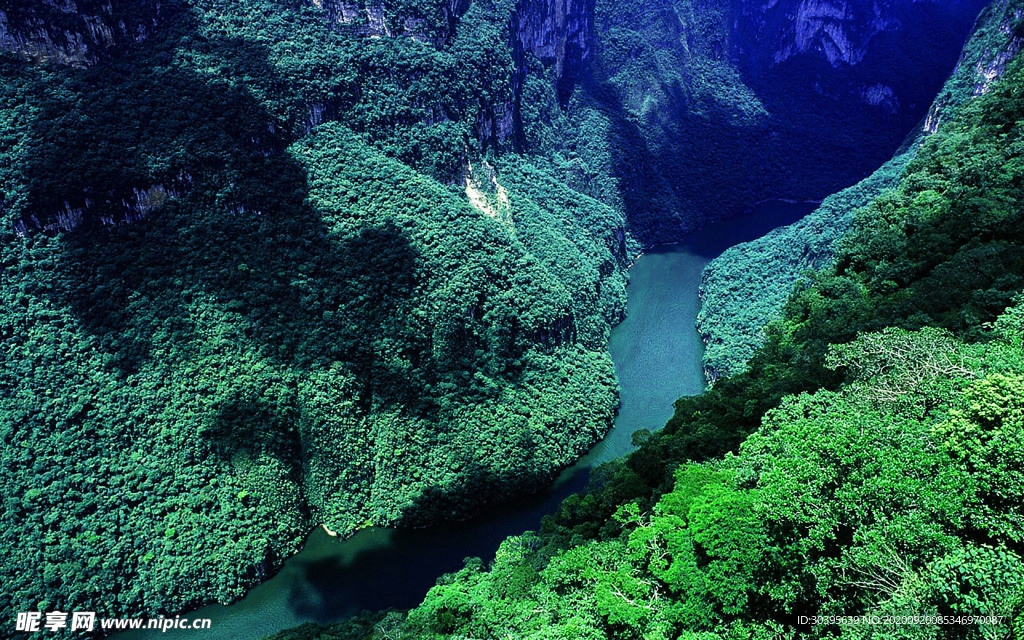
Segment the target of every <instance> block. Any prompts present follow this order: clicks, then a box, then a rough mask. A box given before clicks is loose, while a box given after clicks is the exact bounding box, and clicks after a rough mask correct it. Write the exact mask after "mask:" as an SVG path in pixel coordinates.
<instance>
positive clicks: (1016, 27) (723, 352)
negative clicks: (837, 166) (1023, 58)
mask: <svg viewBox="0 0 1024 640" xmlns="http://www.w3.org/2000/svg"><path fill="white" fill-rule="evenodd" d="M1020 12H1021V9H1020V7H1019V6H1018V5H1017V3H1013V2H995V3H992V5H991V6H989V7H987V8H986V9H985V10H984V11H983V12H982V14H981V16H979V18H978V22H977V24H976V25H975V29H974V32H973V34H972V36H971V38H970V39H969V41H968V42H967V44H966V45H965V47H964V50H963V52H962V54H961V56H960V60H959V62H958V63H957V66H956V69H955V70H954V71H953V74H952V75H951V76H950V78H949V79H948V80H947V81H946V83H945V85H944V86H943V89H942V91H941V92H939V94H938V96H937V97H936V99H935V101H934V103H933V105H932V107H931V109H930V110H929V113H928V116H927V118H925V119H924V120H923V121H922V122H921V123H920V124H919V125H918V126H917V127H915V128H914V130H913V131H911V133H910V135H909V136H908V138H907V140H906V141H905V142H904V144H903V145H902V147H901V149H900V150H899V152H898V153H897V154H896V155H895V156H894V157H893V159H892V160H890V161H889V162H887V163H886V164H885V165H883V166H882V167H881V168H880V169H878V170H877V171H875V172H874V173H873V174H872V175H871V176H869V177H868V178H865V179H864V180H863V181H861V182H860V183H858V184H856V185H854V186H852V187H849V188H847V189H844V190H843V191H840V192H839V193H836V194H833V195H831V196H829V197H828V198H826V199H825V201H824V202H823V203H822V204H821V206H820V207H819V208H818V209H817V210H816V211H814V212H813V213H812V214H810V215H808V216H807V217H806V218H804V219H803V220H801V221H799V222H798V223H796V224H793V225H790V226H788V227H784V228H781V229H776V230H775V231H773V232H772V233H769V234H768V235H766V236H764V237H763V238H760V239H758V240H755V241H753V242H749V243H745V244H741V245H737V246H735V247H732V248H730V249H729V250H727V251H726V252H725V253H724V254H722V255H721V256H720V257H718V258H716V259H715V260H714V261H713V262H712V263H711V264H710V265H709V266H708V268H707V269H706V270H705V273H704V277H703V282H702V284H701V297H702V306H701V312H700V316H699V318H698V329H699V330H700V332H701V334H702V335H703V337H704V339H705V342H706V344H707V350H706V351H705V354H704V362H705V369H706V371H707V373H708V376H709V378H711V379H712V380H714V379H717V378H720V377H722V376H727V375H731V374H734V373H739V372H741V371H742V370H743V369H744V368H745V367H746V364H747V362H748V361H749V360H750V358H751V356H752V355H753V354H754V352H755V351H756V349H757V348H758V347H759V346H760V345H761V344H762V343H763V342H764V328H765V327H766V326H767V325H768V324H769V323H770V322H771V321H772V320H773V319H775V318H776V317H778V315H779V314H780V313H781V311H782V307H783V305H785V303H786V299H787V298H788V297H789V294H790V292H791V291H792V290H793V286H794V285H795V284H796V283H797V281H798V280H799V279H800V277H801V276H802V275H804V273H805V272H806V271H807V270H810V269H822V268H824V267H826V266H830V265H831V264H832V263H833V262H834V260H835V258H836V252H837V245H838V243H839V241H840V239H841V238H843V236H844V235H845V233H846V231H847V230H848V229H849V228H850V225H851V223H852V221H853V219H854V216H855V212H856V211H857V210H858V209H860V208H862V207H864V206H866V205H868V204H869V203H870V202H871V201H872V200H874V199H875V198H877V197H878V196H879V195H880V194H881V193H882V192H883V191H885V190H887V189H892V188H895V187H897V186H899V185H900V184H901V183H902V181H903V179H904V177H905V176H906V175H908V174H907V172H906V166H907V163H908V162H910V161H911V160H912V159H913V158H914V156H915V155H916V154H917V152H918V149H920V148H921V146H922V144H923V143H924V141H925V140H926V139H927V137H928V136H929V135H930V134H932V133H934V132H935V130H936V128H938V126H939V124H940V123H942V122H945V121H947V120H949V119H951V118H955V117H956V115H957V114H958V113H959V112H960V110H961V109H962V108H963V107H964V106H965V105H966V104H968V103H969V102H970V101H972V100H973V99H974V98H975V97H976V96H977V95H981V94H984V93H985V92H986V91H987V90H988V87H989V86H990V84H991V82H992V81H993V80H994V79H997V78H999V76H1000V75H1001V74H1002V73H1003V71H1004V70H1005V65H1006V61H1007V60H1009V59H1012V58H1013V57H1014V56H1015V55H1016V53H1017V52H1018V51H1019V50H1020V48H1021V45H1022V43H1024V31H1022V26H1021V20H1020V19H1021V14H1020Z"/></svg>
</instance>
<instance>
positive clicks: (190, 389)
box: [0, 0, 637, 615]
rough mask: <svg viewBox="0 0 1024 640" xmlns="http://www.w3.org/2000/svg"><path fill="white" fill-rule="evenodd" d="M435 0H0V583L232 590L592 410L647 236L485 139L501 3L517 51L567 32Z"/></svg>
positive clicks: (544, 438) (154, 591)
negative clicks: (394, 0)
mask: <svg viewBox="0 0 1024 640" xmlns="http://www.w3.org/2000/svg"><path fill="white" fill-rule="evenodd" d="M51 9H52V10H51ZM87 9H88V10H90V11H91V10H93V9H95V10H96V11H97V13H96V14H95V15H93V14H92V13H85V14H77V13H76V10H81V11H86V10H87ZM451 9H452V5H449V4H448V3H447V2H443V3H442V2H438V3H434V4H431V5H430V6H424V4H423V3H408V6H407V5H403V4H398V5H378V4H372V5H370V6H367V7H363V8H362V9H361V10H360V11H362V13H357V15H354V16H351V15H349V14H348V13H346V11H347V9H345V8H344V7H340V8H339V7H333V8H332V7H317V6H314V5H313V4H312V3H292V4H291V5H290V6H289V8H288V10H282V6H281V3H277V2H272V1H270V0H266V1H255V0H254V1H250V2H217V1H211V2H195V3H188V4H186V3H174V2H163V3H161V5H160V11H159V20H157V21H156V22H152V23H147V24H152V29H150V30H149V31H147V37H146V38H142V39H128V40H127V41H124V40H123V39H121V38H120V37H119V36H118V35H117V34H118V33H120V32H119V31H118V30H116V29H115V30H114V31H113V32H111V33H113V35H112V36H111V37H110V38H106V36H104V37H103V38H100V39H94V38H92V36H88V37H86V36H82V34H83V33H86V34H89V33H92V32H91V31H89V29H90V28H91V27H89V25H95V24H98V22H97V21H99V22H101V23H103V24H108V23H109V24H114V25H120V23H121V20H122V16H121V14H120V13H118V12H119V11H120V10H121V5H119V4H117V3H114V4H112V5H110V4H98V5H97V6H96V7H92V6H91V5H89V7H87V6H86V4H85V3H83V4H82V5H81V6H79V5H76V4H74V3H71V4H67V3H64V4H59V5H54V6H53V7H52V8H51V7H50V6H49V5H39V6H37V7H36V8H35V9H32V10H28V9H26V10H25V11H24V12H23V13H17V12H15V11H13V10H5V12H4V14H3V16H4V20H6V22H5V24H7V25H8V28H9V31H8V32H9V33H15V32H17V33H20V34H22V35H21V36H19V37H20V39H18V40H16V41H11V40H8V41H6V42H7V45H8V50H9V53H7V54H4V55H3V56H2V59H0V66H2V69H3V75H2V77H3V82H2V86H0V104H2V108H0V118H3V124H2V126H0V130H2V135H3V137H4V144H2V145H0V149H2V155H3V162H2V163H0V164H2V168H0V185H2V190H3V199H2V204H3V207H2V216H3V222H2V225H0V234H2V242H0V244H2V249H0V251H2V262H3V273H2V288H0V291H2V293H0V295H2V297H3V304H2V306H0V309H2V314H0V335H2V338H3V347H4V354H5V355H4V357H3V359H2V362H0V430H2V435H3V441H4V443H5V445H4V449H3V460H4V465H3V467H4V471H3V475H2V486H3V492H4V494H5V495H6V496H8V500H7V502H6V504H5V507H4V509H3V515H2V521H3V525H4V526H3V529H4V532H3V534H2V536H3V546H4V548H6V549H8V550H9V552H10V553H9V555H8V556H7V557H8V558H9V560H6V561H5V562H4V563H3V566H2V572H3V581H4V584H5V585H6V587H7V588H6V589H5V590H4V594H3V596H2V600H0V609H2V610H3V611H5V612H8V613H10V612H14V611H27V610H53V609H56V610H62V611H68V610H94V609H96V610H99V609H102V610H105V611H107V612H108V614H109V615H118V614H125V615H134V614H139V613H141V612H157V611H177V610H182V609H185V608H187V607H190V606H193V605H196V604H199V603H202V602H206V601H211V600H217V601H221V602H226V601H230V600H232V599H234V598H237V597H238V596H239V595H241V594H242V593H243V592H244V590H245V589H246V588H247V587H249V586H251V585H252V584H254V583H256V582H257V581H259V580H261V579H263V578H264V577H265V576H267V575H268V574H269V573H271V572H272V571H274V570H275V568H276V567H277V566H278V565H279V563H280V562H281V560H282V559H283V558H284V557H287V556H288V555H289V554H291V553H293V552H294V551H295V550H296V549H297V548H298V546H299V544H300V542H301V540H302V539H303V538H304V537H305V535H306V534H307V533H308V531H309V530H310V529H311V528H312V527H314V526H318V525H320V524H324V525H325V526H326V527H328V528H329V529H330V530H333V531H335V532H338V533H339V534H340V535H344V536H347V535H351V534H352V533H353V532H355V531H357V530H359V529H360V528H363V527H367V526H370V525H395V524H406V525H412V524H420V523H424V522H431V521H436V520H438V519H442V518H452V517H462V516H465V515H466V514H468V513H470V512H471V511H472V510H474V509H477V508H479V507H480V506H481V505H482V504H484V503H487V502H490V501H496V500H501V499H505V498H508V497H510V496H512V495H516V494H518V493H519V492H523V491H528V490H531V489H535V488H537V487H539V486H541V485H542V484H543V483H545V482H546V481H548V480H549V479H550V478H551V476H552V475H553V474H554V473H555V472H557V471H558V470H559V469H560V468H562V467H564V466H566V465H568V464H570V463H572V462H573V461H574V460H575V459H576V458H578V457H579V456H580V455H581V454H582V453H583V452H584V451H586V449H587V448H588V447H589V446H590V445H591V444H593V443H594V442H595V441H596V440H597V439H599V438H600V437H601V436H602V435H603V433H604V431H605V430H606V429H607V427H608V425H609V424H610V422H611V420H612V417H613V413H614V409H615V381H614V375H613V371H612V367H611V362H610V359H609V357H608V355H607V352H606V348H605V343H606V340H607V336H608V331H609V328H610V326H611V325H612V324H613V323H614V322H616V321H618V319H619V318H620V317H621V315H622V313H623V309H624V286H625V276H624V269H625V265H626V264H627V263H628V262H629V260H630V259H631V257H632V256H633V255H635V254H636V252H637V245H636V243H635V241H633V240H632V238H631V237H630V235H629V233H628V232H627V230H626V226H625V225H626V223H625V219H624V217H623V215H622V213H621V211H619V210H616V209H614V208H611V207H609V206H607V205H606V204H603V203H602V202H599V201H597V200H594V199H592V198H590V197H588V196H587V195H585V194H582V193H579V192H577V191H574V190H573V189H572V188H571V187H567V186H565V185H564V180H562V179H560V178H559V177H558V176H557V175H556V174H552V173H549V172H547V171H546V170H543V169H540V168H537V167H536V166H534V165H532V164H531V163H530V161H529V160H528V159H522V158H517V157H516V156H514V155H508V156H502V155H496V154H492V153H490V152H488V151H486V150H487V149H492V148H493V146H494V145H495V144H497V143H498V142H496V141H499V142H500V141H501V140H502V139H504V136H505V135H506V134H505V133H503V131H502V129H501V127H500V126H498V125H496V124H495V123H497V122H499V121H501V120H502V118H503V117H504V115H502V114H505V113H511V112H512V105H514V104H515V101H516V91H515V89H514V86H513V85H514V83H515V79H516V78H517V77H519V76H517V73H518V72H517V67H516V61H515V58H516V53H515V51H514V50H513V48H512V47H511V46H510V45H509V44H508V43H509V42H510V39H511V33H512V31H511V28H512V25H513V24H514V23H515V20H514V19H513V15H518V16H519V17H518V18H517V19H518V20H526V16H530V18H529V19H530V20H534V21H538V20H539V21H540V22H539V24H541V25H542V26H538V27H536V28H534V29H532V30H531V31H529V32H528V33H526V32H524V33H526V35H522V37H521V38H520V42H521V43H522V48H521V49H520V51H519V55H527V53H529V52H532V51H534V50H537V51H538V53H539V54H540V55H544V56H547V55H548V54H547V52H548V50H549V49H551V48H554V49H557V50H559V51H562V50H565V49H566V47H563V46H562V45H559V44H557V43H558V42H559V41H560V40H559V38H564V39H565V40H566V41H567V42H572V41H573V40H572V39H573V38H575V37H576V36H575V35H573V34H572V33H570V31H571V29H572V28H573V26H572V24H571V23H567V22H565V21H564V20H562V18H558V20H562V21H561V22H559V21H558V20H554V22H553V23H552V24H550V25H549V24H548V23H547V22H544V21H543V20H540V18H538V17H537V16H536V15H533V14H531V13H530V12H531V11H534V10H536V11H547V10H549V9H551V7H548V6H546V5H540V6H536V7H533V8H532V9H531V8H530V7H519V8H518V9H517V8H516V7H514V6H513V5H512V4H511V3H508V4H505V5H497V4H481V3H476V4H474V5H473V6H472V7H462V8H460V10H461V9H464V10H465V14H464V15H462V16H461V17H458V16H456V15H455V14H454V13H453V12H452V11H451ZM514 11H515V12H516V13H515V14H513V12H514ZM417 12H419V13H417ZM55 16H56V17H55ZM346 16H348V17H346ZM339 17H340V18H341V19H340V20H339ZM58 18H59V22H58V23H56V24H55V25H52V28H49V29H48V30H45V31H40V30H38V29H37V28H36V25H37V24H42V23H43V21H45V20H57V19H58ZM61 25H65V26H61ZM83 25H85V26H84V27H83ZM544 25H547V26H544ZM125 28H126V29H127V28H128V26H127V23H126V27H125ZM82 29H85V31H82ZM118 29H120V27H118ZM129 30H130V29H129ZM553 30H554V31H553ZM559 30H562V31H561V33H564V34H565V35H564V36H559V35H558V32H559ZM97 33H99V32H97ZM104 33H106V32H104ZM58 36H60V37H58ZM79 36H81V37H79ZM33 38H34V39H33ZM61 38H64V39H63V40H62V39H61ZM63 42H68V43H78V44H75V45H74V47H72V48H71V49H64V48H62V47H64V45H63V44H60V45H59V46H58V44H53V45H52V46H53V47H56V48H57V49H60V50H61V51H64V52H65V53H67V55H63V54H62V55H57V53H55V52H56V50H57V49H53V50H50V49H46V51H47V53H45V54H44V53H40V52H41V51H43V49H44V48H45V47H49V46H51V45H50V44H48V43H63ZM12 43H13V44H12ZM314 43H315V46H313V45H314ZM79 44H81V47H79V46H78V45H79ZM68 46H71V45H68ZM568 48H569V49H571V47H568ZM72 53H73V54H74V55H71V54H72ZM530 55H531V59H533V60H536V58H534V57H532V53H530ZM558 55H561V54H558ZM558 55H556V54H552V56H553V57H552V58H551V60H550V61H549V62H550V65H551V69H552V73H553V74H554V75H555V76H556V78H555V79H554V80H553V81H552V82H551V83H546V81H545V84H544V85H543V86H535V87H534V90H536V91H543V92H545V93H544V95H545V96H550V98H549V99H550V101H551V102H552V103H556V97H555V96H556V92H557V86H556V85H557V74H558V67H559V64H560V63H559V62H558V60H559V57H558ZM565 55H569V54H565ZM543 68H544V67H543V66H541V69H543ZM509 135H510V134H509ZM507 144H511V143H510V142H508V141H507ZM71 566H74V567H78V569H75V570H73V571H72V570H70V569H67V567H71ZM65 569H67V570H65ZM11 615H13V613H11Z"/></svg>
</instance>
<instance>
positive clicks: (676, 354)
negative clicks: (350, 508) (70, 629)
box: [116, 201, 814, 640]
mask: <svg viewBox="0 0 1024 640" xmlns="http://www.w3.org/2000/svg"><path fill="white" fill-rule="evenodd" d="M813 208H814V205H809V204H803V203H800V204H797V203H788V202H779V201H773V202H767V203H763V204H761V205H758V206H757V207H756V208H755V209H754V210H753V211H751V212H750V213H748V214H746V215H743V216H740V217H735V218H730V219H729V220H726V221H723V222H719V223H715V224H712V225H708V226H707V227H706V228H704V229H702V230H700V231H698V232H696V233H694V234H692V235H691V236H690V237H689V238H687V240H686V241H685V242H683V243H680V244H676V245H671V246H666V247H659V248H656V249H653V250H651V251H649V252H648V253H646V254H645V255H643V256H641V257H640V258H639V259H638V260H637V262H636V264H635V265H634V266H633V268H632V269H631V270H630V284H629V287H628V289H627V292H628V303H627V317H626V319H625V320H624V321H623V322H622V323H621V324H619V325H618V326H617V327H615V329H614V330H613V331H612V334H611V339H610V341H609V343H608V348H609V350H610V351H611V355H612V359H613V361H614V362H615V370H616V373H617V375H618V378H619V384H620V389H621V391H620V401H621V405H620V408H619V414H618V416H617V418H616V421H615V426H614V427H613V429H612V430H611V431H610V432H609V434H608V436H607V437H606V438H605V439H604V440H603V441H602V442H600V443H599V444H598V445H597V446H595V447H594V449H593V450H592V451H591V452H590V453H589V454H588V455H587V456H586V457H585V458H584V459H583V460H581V461H580V462H579V463H578V464H577V465H576V466H575V467H573V468H572V469H569V470H567V471H566V472H564V473H563V474H562V475H561V477H560V478H559V479H558V481H557V482H556V483H555V484H554V485H553V486H552V487H551V488H550V489H549V490H548V491H546V492H543V493H542V494H540V495H536V496H531V497H529V498H525V499H523V500H521V501H518V502H516V503H514V504H511V505H502V506H501V507H498V508H495V509H491V510H488V511H486V512H485V513H481V514H480V515H479V516H477V517H476V518H474V519H473V520H471V521H468V522H459V523H452V524H446V525H439V526H435V527H430V528H427V529H415V530H393V529H370V530H366V531H363V532H360V533H359V534H358V535H356V536H354V537H353V538H351V539H349V540H345V541H339V540H337V539H335V538H331V537H330V536H328V535H327V534H326V533H325V532H324V531H323V529H321V528H319V527H318V528H317V529H316V530H315V531H314V532H313V533H312V534H311V535H310V536H309V539H308V540H307V541H306V545H305V547H304V548H303V550H302V551H301V552H300V553H299V554H297V555H296V556H294V557H292V558H291V559H289V560H288V561H287V562H286V563H285V564H284V567H283V568H282V569H281V571H280V572H279V573H278V574H277V575H275V576H274V577H273V578H272V579H270V580H268V581H267V582H265V583H263V584H261V585H259V586H258V587H256V588H254V589H252V591H250V592H249V593H248V595H247V596H246V597H245V598H244V599H243V600H241V601H239V602H237V603H235V604H233V605H230V606H221V605H212V606H208V607H204V608H203V609H200V610H198V611H194V612H191V613H189V614H186V615H185V616H183V617H186V618H190V619H194V618H210V619H211V620H212V627H211V629H210V630H209V631H197V630H180V631H168V632H167V633H161V632H160V631H148V632H131V633H124V634H119V635H118V636H116V637H117V639H118V640H140V639H147V640H149V639H155V638H164V639H168V638H172V639H176V638H181V639H183V640H186V639H187V640H198V639H200V638H216V639H217V640H256V639H258V638H262V637H263V636H265V635H267V634H270V633H274V632H276V631H280V630H282V629H286V628H288V627H292V626H296V625H298V624H301V623H303V622H309V621H313V622H321V623H325V622H332V621H336V620H340V619H342V618H345V617H348V616H352V615H355V614H358V613H359V612H361V611H363V610H375V609H386V608H391V607H395V608H410V607H413V606H415V605H416V604H418V603H419V602H420V601H422V600H423V597H424V596H425V595H426V592H427V590H428V589H430V587H431V586H433V585H434V583H435V582H436V581H437V578H438V577H439V576H441V575H442V574H445V573H449V572H452V571H456V570H458V569H459V568H460V567H461V566H462V563H463V559H464V558H467V557H473V556H476V557H481V558H483V559H484V560H485V561H486V560H490V559H491V558H493V556H494V552H495V551H496V550H497V547H498V545H499V543H500V542H501V541H502V540H503V539H504V538H506V537H508V536H509V535H513V534H517V533H521V532H523V531H525V530H528V529H536V528H537V526H538V525H539V523H540V519H541V517H542V516H543V515H545V514H549V513H552V512H554V510H555V508H556V507H557V505H558V503H559V502H561V501H562V500H563V499H565V498H566V497H567V496H568V495H570V494H571V493H573V492H575V491H578V490H579V489H581V488H582V487H583V486H584V485H585V484H586V481H587V477H588V475H589V471H590V469H591V468H592V467H594V466H595V465H597V464H600V463H602V462H605V461H608V460H612V459H614V458H617V457H619V456H621V455H623V454H625V453H627V452H629V451H630V450H631V449H632V444H631V438H632V434H633V432H635V431H637V430H639V429H652V430H653V429H658V428H661V427H662V426H663V425H664V424H665V422H666V421H667V420H668V419H669V418H670V417H671V416H672V403H673V402H674V401H675V400H676V398H678V397H680V396H684V395H693V394H697V393H700V392H701V391H702V390H703V389H704V385H705V381H704V375H703V371H702V368H701V358H702V356H703V353H704V345H703V344H702V343H701V341H700V337H699V336H698V335H697V332H696V329H695V328H694V323H695V321H696V318H697V310H698V308H699V306H700V302H699V300H698V298H697V290H698V286H699V285H700V276H701V271H702V270H703V269H704V267H705V266H706V265H707V263H708V262H710V261H711V260H712V259H713V258H715V257H716V256H718V255H719V254H721V253H722V251H724V250H725V249H727V248H729V247H730V246H732V245H735V244H738V243H740V242H746V241H748V240H752V239H754V238H757V237H760V236H762V235H764V234H765V233H767V232H768V231H770V230H771V229H773V228H775V227H778V226H782V225H785V224H789V223H791V222H794V221H796V220H798V219H799V218H801V217H802V216H804V215H806V214H807V213H809V212H810V211H811V210H813Z"/></svg>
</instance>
